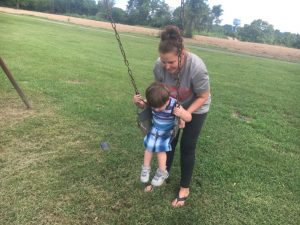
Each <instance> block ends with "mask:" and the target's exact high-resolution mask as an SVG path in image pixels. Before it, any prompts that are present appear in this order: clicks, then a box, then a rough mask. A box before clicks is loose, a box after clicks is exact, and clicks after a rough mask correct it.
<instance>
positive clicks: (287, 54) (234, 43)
mask: <svg viewBox="0 0 300 225" xmlns="http://www.w3.org/2000/svg"><path fill="white" fill-rule="evenodd" d="M0 12H6V13H12V14H21V15H31V16H37V17H42V18H47V19H51V20H56V21H63V22H67V23H74V24H79V25H84V26H90V27H101V28H105V29H110V30H112V28H111V24H110V23H107V22H101V21H94V20H88V19H81V18H75V17H69V16H62V15H54V14H49V13H40V12H33V11H26V10H16V9H10V8H4V7H0ZM117 29H118V31H120V32H132V33H143V34H147V35H152V36H157V35H159V32H160V30H158V29H153V28H145V27H140V26H129V25H124V24H117ZM185 42H186V43H193V44H200V45H211V46H216V47H220V48H225V49H227V50H229V51H233V52H238V53H246V54H250V55H256V56H263V57H268V58H275V59H282V60H287V61H292V62H298V63H300V50H299V49H294V48H287V47H282V46H274V45H267V44H258V43H250V42H241V41H238V40H236V39H232V38H230V39H222V38H215V37H206V36H200V35H196V36H194V37H193V39H185Z"/></svg>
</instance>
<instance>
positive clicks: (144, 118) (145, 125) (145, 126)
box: [137, 107, 152, 135]
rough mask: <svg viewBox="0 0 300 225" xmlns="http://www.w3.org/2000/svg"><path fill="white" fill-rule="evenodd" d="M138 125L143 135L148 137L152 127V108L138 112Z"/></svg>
mask: <svg viewBox="0 0 300 225" xmlns="http://www.w3.org/2000/svg"><path fill="white" fill-rule="evenodd" d="M137 124H138V127H139V128H140V129H141V131H142V133H143V134H144V135H146V134H147V133H148V132H149V131H150V129H151V127H152V112H151V108H150V107H146V108H145V109H143V110H141V111H139V110H138V112H137Z"/></svg>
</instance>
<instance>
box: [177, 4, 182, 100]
mask: <svg viewBox="0 0 300 225" xmlns="http://www.w3.org/2000/svg"><path fill="white" fill-rule="evenodd" d="M179 20H180V28H179V29H180V33H181V36H182V38H183V32H184V22H183V21H184V0H181V7H180V13H179ZM182 38H181V39H179V40H178V43H177V54H178V72H177V82H176V89H177V94H176V95H177V96H176V99H177V101H178V102H179V88H180V72H181V69H182V68H181V60H182V58H181V54H182Z"/></svg>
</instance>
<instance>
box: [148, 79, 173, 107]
mask: <svg viewBox="0 0 300 225" xmlns="http://www.w3.org/2000/svg"><path fill="white" fill-rule="evenodd" d="M169 98H170V91H169V90H168V88H167V87H166V86H165V85H164V84H163V83H160V82H154V83H152V84H151V85H150V86H149V87H148V88H147V90H146V99H147V103H148V105H149V106H150V107H152V108H154V109H155V110H156V111H162V110H164V109H165V107H166V106H167V103H168V100H169Z"/></svg>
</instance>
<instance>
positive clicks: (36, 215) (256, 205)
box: [0, 13, 300, 225]
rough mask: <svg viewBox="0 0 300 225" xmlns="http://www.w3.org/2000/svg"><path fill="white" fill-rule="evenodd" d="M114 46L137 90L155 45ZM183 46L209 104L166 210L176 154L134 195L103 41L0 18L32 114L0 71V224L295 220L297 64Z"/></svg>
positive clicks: (125, 88) (125, 103) (89, 33)
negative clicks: (181, 192)
mask: <svg viewBox="0 0 300 225" xmlns="http://www.w3.org/2000/svg"><path fill="white" fill-rule="evenodd" d="M121 38H122V41H123V45H124V48H125V50H126V54H127V57H128V59H129V62H130V66H131V68H132V70H133V73H134V76H135V79H136V82H137V86H138V87H139V89H140V91H141V92H142V93H143V92H144V90H145V88H146V87H147V85H148V84H149V83H150V82H151V81H152V79H153V78H152V67H153V64H154V61H155V59H156V57H157V56H158V53H157V45H158V41H159V39H158V38H154V37H147V36H141V35H140V36H139V35H132V34H130V35H129V34H127V35H126V34H122V35H121ZM187 47H188V49H189V50H190V51H192V52H194V53H196V54H198V55H199V56H200V57H201V58H202V59H203V60H204V62H205V63H206V65H207V67H208V70H209V74H210V80H211V89H212V90H211V91H212V101H213V103H212V106H211V111H210V113H209V116H208V119H207V121H206V124H205V127H204V129H203V132H202V136H201V140H199V143H198V147H197V157H196V166H195V170H194V176H193V181H192V186H191V195H190V197H189V199H188V200H187V202H186V206H185V207H182V208H178V209H173V208H172V207H171V206H170V203H171V201H172V199H173V198H174V197H175V195H176V192H177V188H178V184H179V177H180V165H179V160H178V158H179V154H178V153H179V151H177V154H176V159H175V162H174V166H173V169H172V171H171V179H170V183H168V184H167V185H165V186H163V187H162V188H160V189H157V190H155V191H154V192H153V193H150V194H149V193H148V194H146V193H144V192H143V191H142V186H141V184H140V182H139V173H140V167H141V163H142V159H143V145H142V138H143V137H142V135H141V133H140V131H139V130H138V129H137V128H136V124H135V110H136V109H135V107H134V106H133V104H132V95H133V88H132V87H131V85H130V82H129V78H128V75H127V70H126V67H125V66H124V62H123V59H122V57H121V54H120V51H119V49H118V44H117V42H116V40H115V39H114V35H113V33H112V32H111V31H107V30H102V29H95V28H88V27H81V26H76V25H70V24H64V23H58V22H52V21H48V20H43V19H37V18H35V17H27V16H15V15H9V14H3V13H0V56H1V57H2V58H3V59H4V60H5V62H6V64H7V65H8V67H9V68H10V70H11V72H12V73H13V74H14V76H15V78H16V80H17V81H18V83H19V85H20V86H21V88H22V89H23V91H24V92H25V94H26V96H27V98H28V99H29V100H30V102H31V104H32V106H33V110H26V108H25V106H24V104H23V103H22V101H21V100H20V99H19V97H18V96H17V94H16V92H15V90H14V89H13V88H12V86H11V84H10V83H9V81H8V79H7V78H6V76H5V74H4V73H3V72H2V71H0V181H1V182H0V215H1V216H0V224H1V225H12V224H15V225H20V224H22V225H27V224H38V225H41V224H51V225H52V224H63V225H69V224H70V225H74V224H80V225H82V224H101V225H102V224H128V225H132V224H143V225H144V224H163V225H167V224H170V225H171V224H172V225H174V224H179V225H182V224H184V225H189V224H191V225H192V224H205V225H209V224H229V225H234V224H247V225H248V224H253V225H257V224H267V225H271V224H272V225H274V224H278V225H282V224H295V225H296V224H299V221H300V160H299V158H300V154H299V149H300V147H299V146H300V143H299V142H300V141H299V140H300V139H299V136H300V132H299V127H300V104H299V98H300V91H299V83H300V64H296V63H289V62H285V61H279V60H271V59H265V58H259V57H252V56H247V55H234V54H229V53H227V52H221V51H210V49H207V50H206V49H205V48H197V46H187ZM100 141H107V142H108V143H109V144H110V150H109V151H102V150H101V149H100V148H99V142H100ZM153 163H156V162H155V161H154V162H153ZM154 165H155V164H154ZM154 165H153V167H155V166H154Z"/></svg>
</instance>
